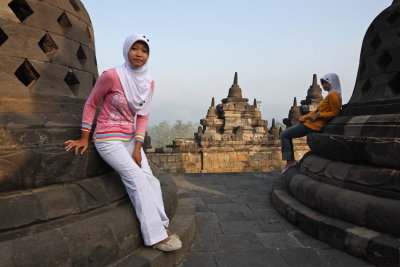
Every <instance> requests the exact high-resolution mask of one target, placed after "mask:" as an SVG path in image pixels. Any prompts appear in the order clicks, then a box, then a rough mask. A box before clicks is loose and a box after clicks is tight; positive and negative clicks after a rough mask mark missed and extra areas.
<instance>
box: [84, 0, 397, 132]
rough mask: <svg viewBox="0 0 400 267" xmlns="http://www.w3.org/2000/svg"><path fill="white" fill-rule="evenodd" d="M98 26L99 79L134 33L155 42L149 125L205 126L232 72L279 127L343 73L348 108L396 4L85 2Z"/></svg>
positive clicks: (324, 0)
mask: <svg viewBox="0 0 400 267" xmlns="http://www.w3.org/2000/svg"><path fill="white" fill-rule="evenodd" d="M82 2H83V3H84V5H85V7H86V9H87V10H88V12H89V14H90V17H91V19H92V22H93V26H94V33H95V41H96V53H97V62H98V66H99V72H100V73H101V72H102V71H103V70H106V69H109V68H112V67H114V66H117V65H120V64H121V63H122V62H123V57H122V44H123V42H124V40H125V37H126V36H127V35H129V34H131V33H143V34H145V35H146V36H147V37H148V38H149V39H150V44H151V52H150V59H149V70H150V73H151V75H152V76H153V78H154V80H155V83H156V90H155V95H154V101H153V107H152V112H151V116H150V122H149V123H150V125H154V124H158V123H159V122H161V121H163V120H167V121H169V122H170V123H173V122H175V121H176V120H183V121H192V122H195V123H199V120H200V119H201V118H204V117H205V115H206V112H207V109H208V107H209V106H210V103H211V97H213V96H214V97H215V101H216V103H220V102H221V99H222V98H225V97H226V96H227V94H228V90H229V88H230V86H231V85H232V81H233V75H234V72H235V71H237V72H238V75H239V85H240V87H241V88H242V92H243V97H246V98H248V99H249V101H250V103H253V99H254V98H257V100H261V101H262V103H261V111H262V117H263V119H267V120H268V121H269V126H270V125H271V121H272V118H276V119H277V120H278V121H282V119H283V118H285V117H287V115H288V111H289V108H290V106H291V104H292V102H293V97H295V96H296V97H297V99H298V101H300V100H302V99H304V98H305V96H306V93H307V89H308V88H309V86H310V85H311V82H312V74H314V73H315V74H317V75H318V77H320V76H322V75H323V74H325V73H327V72H336V73H337V74H338V75H339V77H340V79H341V83H342V90H343V92H344V93H343V100H344V101H343V103H346V102H347V101H348V100H349V99H350V97H351V94H352V92H353V88H354V83H355V79H356V73H357V68H358V62H359V54H360V49H361V44H362V38H363V36H364V34H365V31H366V29H367V28H368V26H369V25H370V23H371V22H372V20H373V19H374V18H375V17H376V16H377V15H378V14H379V13H380V12H381V11H382V10H383V9H385V8H386V7H388V6H389V5H390V4H391V3H392V0H335V1H332V0H330V1H328V0H303V1H299V0H286V1H278V0H275V1H272V0H248V1H237V0H202V1H194V0H169V1H166V0H146V1H134V0H118V1H106V0H82Z"/></svg>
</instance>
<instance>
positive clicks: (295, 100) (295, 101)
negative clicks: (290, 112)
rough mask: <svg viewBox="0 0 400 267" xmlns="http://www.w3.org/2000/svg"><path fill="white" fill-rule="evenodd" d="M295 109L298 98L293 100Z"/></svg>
mask: <svg viewBox="0 0 400 267" xmlns="http://www.w3.org/2000/svg"><path fill="white" fill-rule="evenodd" d="M293 107H297V98H296V97H295V98H294V99H293Z"/></svg>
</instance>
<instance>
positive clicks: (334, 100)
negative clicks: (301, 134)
mask: <svg viewBox="0 0 400 267" xmlns="http://www.w3.org/2000/svg"><path fill="white" fill-rule="evenodd" d="M341 106H342V97H341V96H340V94H338V93H337V92H335V91H332V92H329V93H328V95H327V96H326V97H325V98H324V99H323V100H322V101H321V103H319V105H318V106H317V109H316V110H314V111H312V112H310V113H308V114H306V115H304V116H302V117H301V118H303V119H307V118H308V117H309V116H310V115H312V114H315V113H317V112H319V117H318V118H317V119H316V120H315V121H311V120H306V121H305V122H304V125H305V126H307V127H308V128H310V129H313V130H314V131H318V132H320V131H322V129H323V128H324V126H325V125H326V124H327V123H328V121H330V120H331V119H333V118H334V117H336V116H338V115H339V113H340V108H341Z"/></svg>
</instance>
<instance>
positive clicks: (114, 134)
mask: <svg viewBox="0 0 400 267" xmlns="http://www.w3.org/2000/svg"><path fill="white" fill-rule="evenodd" d="M149 54H150V44H149V40H148V39H147V38H146V36H144V35H142V34H134V35H131V36H129V37H128V38H126V40H125V43H124V47H123V56H124V59H125V63H124V64H123V65H121V66H119V67H116V68H114V69H110V70H108V71H105V72H104V73H103V74H102V75H101V76H100V77H99V78H98V80H97V81H96V84H95V86H94V88H93V90H92V92H91V94H90V96H89V98H88V100H87V101H86V104H85V107H84V111H83V116H82V127H81V131H82V134H81V139H80V140H68V141H66V147H65V149H66V150H67V151H69V150H71V149H72V150H74V151H75V154H78V152H79V150H80V149H81V150H80V154H83V153H84V152H85V151H86V150H87V148H88V143H89V134H90V132H91V130H92V123H93V119H94V116H95V113H96V109H97V107H98V106H99V104H100V103H102V107H101V111H100V113H99V116H98V118H97V123H96V129H95V131H94V133H93V141H94V142H95V146H96V149H97V151H98V152H99V154H100V156H101V157H102V158H103V159H104V161H105V162H107V163H108V165H110V166H111V167H112V168H113V169H114V170H115V171H116V172H117V173H118V174H119V175H120V177H121V179H122V181H123V183H124V185H125V188H126V191H127V193H128V195H129V197H130V199H131V202H132V204H133V206H134V207H135V210H136V215H137V217H138V219H139V221H140V227H141V230H142V236H143V239H144V243H145V245H147V246H153V247H154V248H157V249H160V250H162V251H172V250H177V249H179V248H181V247H182V242H181V241H180V239H179V237H178V236H177V235H175V234H173V233H172V232H170V231H169V230H168V229H167V227H168V224H169V219H168V217H167V215H166V214H165V210H164V204H163V199H162V195H161V188H160V182H159V181H158V179H157V178H155V177H154V176H153V174H152V172H151V169H150V166H149V164H148V161H147V159H146V155H145V154H144V152H143V149H142V143H143V141H144V136H145V133H146V128H147V121H148V118H149V113H150V106H151V100H152V97H153V91H154V82H153V81H152V79H151V78H150V76H149V75H148V73H147V70H148V66H147V61H148V58H149Z"/></svg>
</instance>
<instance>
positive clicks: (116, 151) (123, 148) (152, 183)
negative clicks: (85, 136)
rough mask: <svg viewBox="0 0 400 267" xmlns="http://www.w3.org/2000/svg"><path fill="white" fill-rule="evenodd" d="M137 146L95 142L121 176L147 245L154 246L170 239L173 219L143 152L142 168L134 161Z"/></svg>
mask: <svg viewBox="0 0 400 267" xmlns="http://www.w3.org/2000/svg"><path fill="white" fill-rule="evenodd" d="M134 145H135V141H134V140H132V141H130V142H123V141H101V142H95V146H96V149H97V151H98V152H99V154H100V156H101V157H102V158H103V160H104V161H105V162H107V164H108V165H110V166H111V167H112V168H113V169H114V170H115V171H116V172H117V173H118V174H119V176H120V177H121V179H122V182H123V183H124V185H125V188H126V191H127V192H128V195H129V197H130V199H131V201H132V204H133V206H134V207H135V210H136V215H137V217H138V219H139V221H140V228H141V230H142V235H143V239H144V244H145V245H146V246H150V245H153V244H155V243H158V242H160V241H161V240H164V239H165V238H167V237H168V234H167V232H166V230H165V228H166V227H168V224H169V219H168V217H167V215H166V214H165V210H164V203H163V199H162V193H161V187H160V182H159V181H158V179H157V178H155V177H154V176H153V173H152V172H151V169H150V166H149V163H148V161H147V158H146V155H145V154H144V152H143V149H142V151H141V153H142V168H140V167H139V166H138V165H137V164H136V162H135V161H134V160H133V159H132V152H133V148H134Z"/></svg>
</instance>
